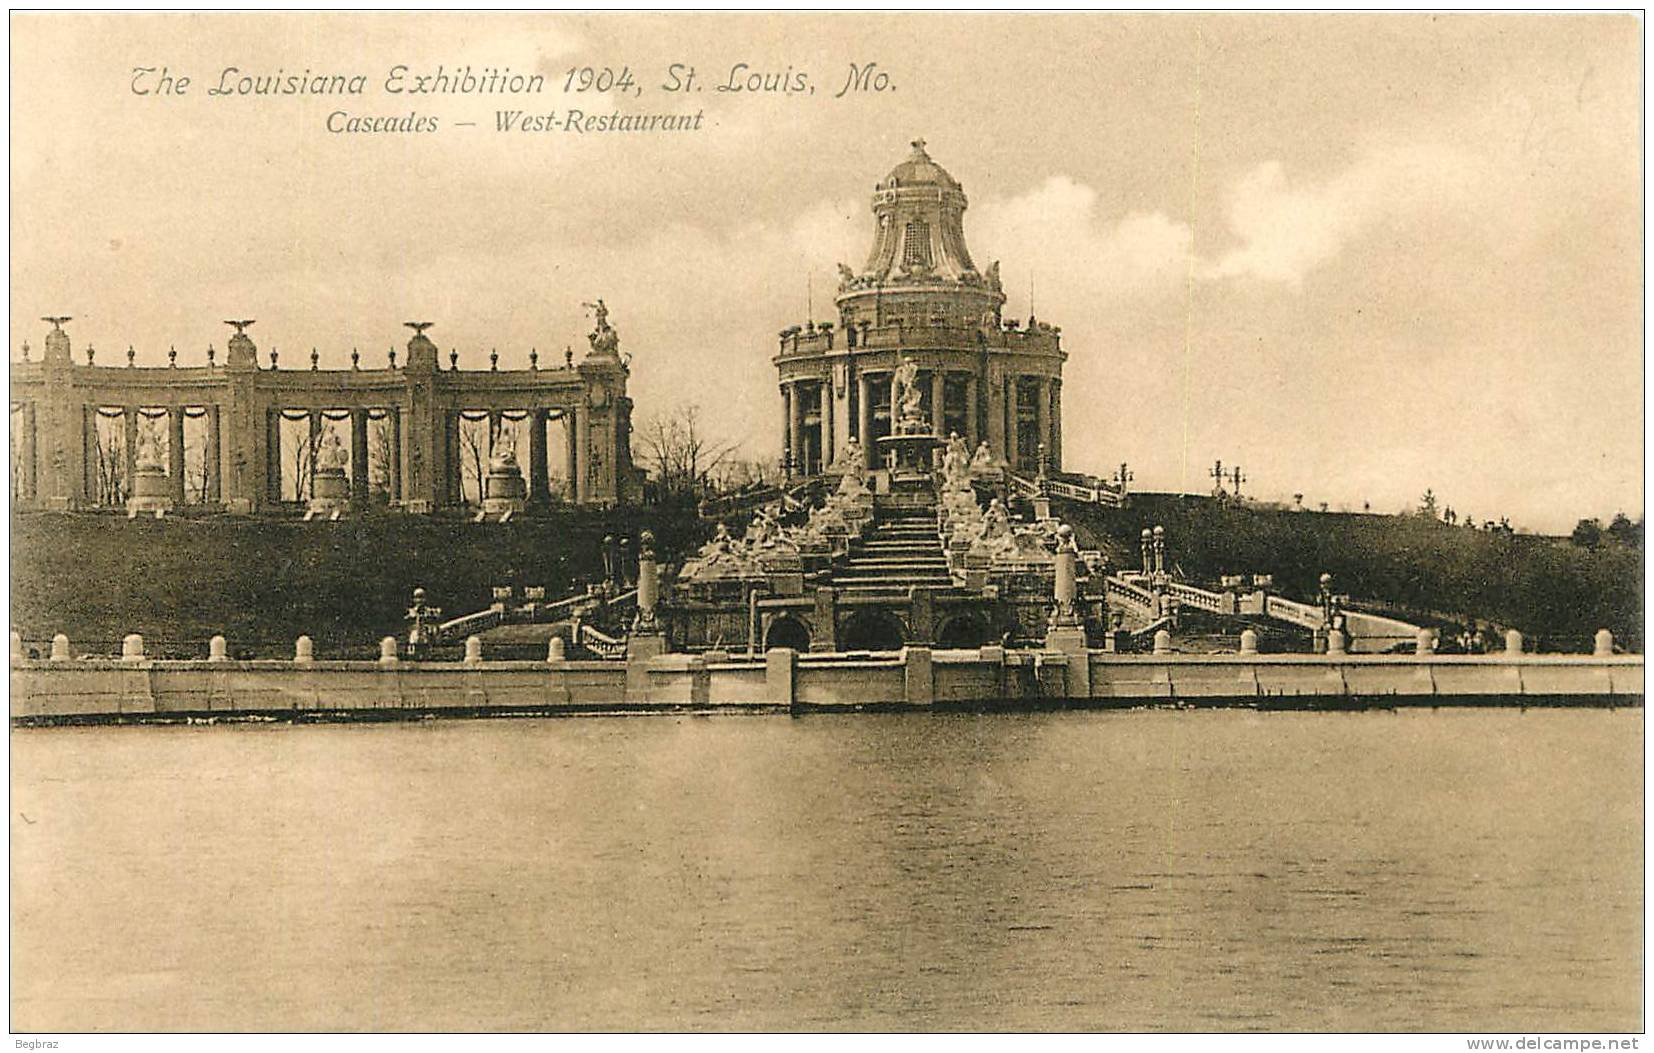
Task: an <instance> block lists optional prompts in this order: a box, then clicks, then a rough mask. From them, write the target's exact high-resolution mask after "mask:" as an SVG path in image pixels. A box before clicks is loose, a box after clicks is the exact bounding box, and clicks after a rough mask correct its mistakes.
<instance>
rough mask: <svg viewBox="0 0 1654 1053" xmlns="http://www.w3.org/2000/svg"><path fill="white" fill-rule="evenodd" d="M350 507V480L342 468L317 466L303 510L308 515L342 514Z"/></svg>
mask: <svg viewBox="0 0 1654 1053" xmlns="http://www.w3.org/2000/svg"><path fill="white" fill-rule="evenodd" d="M349 507H350V480H349V479H348V478H346V477H345V470H344V469H343V468H318V469H316V479H315V482H314V485H313V486H312V487H311V491H310V503H309V504H308V505H306V506H305V511H306V513H307V514H308V515H310V516H317V517H322V516H325V517H332V516H333V515H334V514H335V513H338V514H340V515H343V514H344V512H345V509H347V508H349Z"/></svg>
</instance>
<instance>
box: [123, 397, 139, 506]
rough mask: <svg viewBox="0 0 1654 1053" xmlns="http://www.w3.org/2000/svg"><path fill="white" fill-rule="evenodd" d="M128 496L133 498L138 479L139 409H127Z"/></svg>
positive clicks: (125, 485)
mask: <svg viewBox="0 0 1654 1053" xmlns="http://www.w3.org/2000/svg"><path fill="white" fill-rule="evenodd" d="M125 438H126V482H125V484H124V489H125V492H126V496H128V497H131V496H132V485H133V480H134V479H136V478H138V407H136V406H128V407H126V434H125Z"/></svg>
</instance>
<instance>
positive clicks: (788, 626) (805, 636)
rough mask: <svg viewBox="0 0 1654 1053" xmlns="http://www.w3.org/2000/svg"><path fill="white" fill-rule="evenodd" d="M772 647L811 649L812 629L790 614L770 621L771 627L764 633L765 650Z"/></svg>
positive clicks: (796, 649)
mask: <svg viewBox="0 0 1654 1053" xmlns="http://www.w3.org/2000/svg"><path fill="white" fill-rule="evenodd" d="M772 647H790V648H792V649H793V650H795V651H808V650H809V649H810V629H809V627H808V626H807V625H805V624H804V623H803V622H801V621H799V620H798V619H797V618H794V617H792V616H790V615H782V616H781V617H779V618H777V619H775V620H774V621H772V622H770V627H769V630H768V631H767V632H765V633H764V650H766V651H767V650H769V649H770V648H772Z"/></svg>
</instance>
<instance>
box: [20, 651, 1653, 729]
mask: <svg viewBox="0 0 1654 1053" xmlns="http://www.w3.org/2000/svg"><path fill="white" fill-rule="evenodd" d="M1076 639H1077V637H1075V636H1074V635H1073V634H1068V635H1067V636H1066V637H1065V636H1061V635H1059V636H1058V637H1057V640H1056V642H1058V643H1059V644H1060V646H1049V647H1047V648H1046V649H1039V650H1012V651H1008V650H1005V649H1003V648H1000V647H993V646H989V647H981V648H977V649H971V650H932V649H930V648H926V647H909V648H906V649H905V650H902V651H899V652H890V653H879V654H868V653H857V654H848V655H847V654H799V653H797V652H794V651H792V650H789V649H786V648H778V649H775V650H771V651H769V652H767V653H765V654H761V655H754V656H750V657H749V656H732V655H728V654H724V653H722V652H705V653H701V654H663V653H660V650H661V648H660V647H659V646H658V645H659V641H660V637H658V636H654V635H650V634H643V635H640V636H634V637H633V640H632V644H631V648H630V651H629V653H628V657H626V658H625V659H621V660H613V661H596V660H569V659H568V658H566V657H565V655H564V650H563V649H564V646H565V645H564V642H563V640H562V639H561V638H553V639H552V641H551V642H550V644H549V647H548V652H547V656H546V659H545V660H544V661H489V660H488V658H487V655H486V654H485V653H484V651H483V646H482V641H481V640H480V639H478V638H476V637H473V638H471V639H470V640H469V641H467V645H466V651H465V657H464V659H462V660H461V661H458V662H411V661H407V660H404V659H403V658H401V657H400V656H399V654H398V647H397V642H396V640H395V639H394V638H386V640H385V641H384V643H383V645H382V653H381V657H380V659H379V660H378V661H367V662H364V661H331V660H327V659H324V658H318V657H317V656H316V653H315V648H314V645H313V643H312V641H311V640H310V639H309V638H308V637H301V638H299V640H297V641H296V642H295V645H294V653H293V657H292V658H291V659H290V660H274V661H269V660H266V661H232V660H230V659H229V658H227V657H226V655H227V654H228V645H227V642H226V641H225V640H224V639H223V638H222V637H219V638H217V639H215V640H214V641H213V643H212V645H211V647H210V649H209V654H208V656H207V657H206V658H204V659H201V660H191V661H178V660H157V659H151V658H148V657H147V656H146V655H145V654H144V648H143V640H142V638H140V637H138V636H130V637H128V638H127V639H126V641H125V644H124V646H123V654H122V656H121V657H120V658H80V659H76V658H72V657H70V655H71V648H70V644H69V641H68V640H67V639H66V638H64V637H62V636H59V637H58V638H57V639H56V640H55V641H54V643H53V647H52V657H51V658H48V659H30V658H25V657H22V656H21V655H20V653H19V649H18V645H17V640H16V638H15V637H14V638H13V647H12V656H11V663H12V675H11V717H12V720H13V721H14V722H15V723H18V724H52V723H76V722H97V721H113V722H118V721H152V720H167V719H176V720H182V719H194V718H225V717H230V718H233V717H264V718H288V719H329V718H339V719H343V718H358V719H383V718H398V717H415V716H425V715H433V714H434V715H442V714H450V715H467V716H470V715H510V714H546V715H552V714H559V713H580V712H650V711H683V710H699V711H717V710H747V711H757V712H764V711H785V712H791V711H799V710H809V709H844V708H851V709H854V708H880V707H919V708H925V707H937V706H943V707H946V706H966V707H974V708H986V709H995V708H1004V709H1018V708H1030V707H1039V706H1048V705H1063V706H1071V707H1074V708H1083V707H1089V706H1096V707H1121V706H1138V705H1165V704H1188V705H1232V706H1251V707H1260V708H1284V709H1291V708H1304V709H1315V708H1327V707H1337V708H1347V707H1357V708H1359V707H1362V706H1394V705H1430V706H1435V705H1445V704H1473V705H1474V704H1495V705H1496V704H1523V705H1535V704H1575V705H1603V706H1620V705H1640V704H1641V702H1642V695H1643V659H1642V657H1641V656H1640V655H1616V654H1614V653H1613V642H1612V639H1611V638H1608V637H1607V634H1606V633H1603V634H1600V635H1599V638H1598V641H1597V645H1598V646H1597V653H1595V654H1592V655H1536V654H1527V653H1523V652H1522V651H1521V649H1520V648H1521V640H1520V638H1519V637H1518V638H1514V639H1512V640H1509V641H1507V643H1508V644H1510V645H1513V646H1512V647H1511V649H1509V650H1507V651H1506V652H1505V653H1503V654H1495V655H1436V654H1433V653H1432V652H1431V651H1430V650H1429V649H1428V648H1421V651H1420V653H1419V654H1415V655H1352V654H1348V653H1346V652H1345V651H1344V646H1343V641H1340V640H1333V641H1331V643H1332V644H1333V645H1334V646H1333V647H1331V648H1329V651H1328V653H1326V654H1320V655H1315V654H1293V655H1260V654H1257V653H1255V649H1249V648H1248V647H1247V643H1248V642H1249V641H1246V640H1244V639H1243V641H1242V651H1241V653H1238V654H1227V655H1179V654H1172V653H1170V641H1169V638H1166V637H1162V638H1159V639H1157V640H1156V641H1155V642H1156V653H1153V654H1147V655H1123V654H1114V653H1109V652H1103V651H1096V650H1090V649H1087V648H1085V647H1084V646H1083V644H1079V643H1076ZM1251 642H1252V643H1253V644H1254V647H1255V641H1251ZM651 644H653V645H654V646H651Z"/></svg>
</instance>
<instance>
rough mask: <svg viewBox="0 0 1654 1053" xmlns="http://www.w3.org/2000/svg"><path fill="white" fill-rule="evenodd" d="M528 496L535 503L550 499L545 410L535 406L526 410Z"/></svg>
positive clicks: (542, 502)
mask: <svg viewBox="0 0 1654 1053" xmlns="http://www.w3.org/2000/svg"><path fill="white" fill-rule="evenodd" d="M528 422H529V430H528V497H529V500H530V501H532V502H534V503H535V504H541V505H543V504H546V503H548V502H549V501H550V500H551V492H550V491H551V480H550V477H549V476H548V474H547V472H548V466H547V464H546V411H545V409H544V408H542V407H539V406H536V407H534V408H533V409H531V410H529V412H528Z"/></svg>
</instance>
